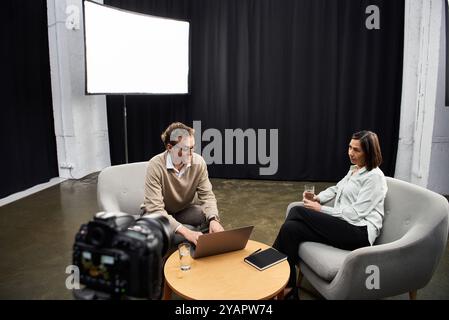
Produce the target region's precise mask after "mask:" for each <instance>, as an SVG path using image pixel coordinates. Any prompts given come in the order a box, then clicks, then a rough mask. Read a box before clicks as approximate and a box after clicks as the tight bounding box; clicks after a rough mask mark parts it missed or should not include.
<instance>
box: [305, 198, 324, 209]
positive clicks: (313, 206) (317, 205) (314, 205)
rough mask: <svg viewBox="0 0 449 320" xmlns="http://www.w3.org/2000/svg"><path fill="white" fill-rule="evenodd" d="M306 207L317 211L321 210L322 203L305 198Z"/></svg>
mask: <svg viewBox="0 0 449 320" xmlns="http://www.w3.org/2000/svg"><path fill="white" fill-rule="evenodd" d="M304 207H306V208H307V209H311V210H315V211H321V204H320V203H319V202H318V201H314V200H307V199H305V198H304Z"/></svg>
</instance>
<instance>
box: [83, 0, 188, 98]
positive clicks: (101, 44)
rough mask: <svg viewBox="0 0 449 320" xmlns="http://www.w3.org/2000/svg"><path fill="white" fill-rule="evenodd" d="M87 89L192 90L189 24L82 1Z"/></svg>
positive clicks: (119, 91)
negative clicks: (190, 82) (190, 88)
mask: <svg viewBox="0 0 449 320" xmlns="http://www.w3.org/2000/svg"><path fill="white" fill-rule="evenodd" d="M84 28H85V29H84V30H85V50H86V56H85V58H86V91H87V93H88V94H128V93H142V94H178V93H181V94H182V93H188V73H189V23H188V22H185V21H179V20H173V19H166V18H159V17H154V16H148V15H143V14H138V13H132V12H129V11H124V10H119V9H115V8H111V7H107V6H103V5H99V4H96V3H93V2H89V1H85V2H84Z"/></svg>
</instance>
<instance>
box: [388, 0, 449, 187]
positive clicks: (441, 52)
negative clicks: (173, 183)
mask: <svg viewBox="0 0 449 320" xmlns="http://www.w3.org/2000/svg"><path fill="white" fill-rule="evenodd" d="M443 1H444V0H406V1H405V30H404V32H405V33H404V71H403V88H402V91H403V92H402V105H401V123H400V132H399V145H398V155H397V161H396V174H395V177H396V178H398V179H401V180H405V181H409V182H412V183H415V184H417V185H420V186H423V187H427V188H429V189H431V190H433V191H436V192H439V193H443V194H449V179H448V172H449V170H448V167H449V165H448V162H447V159H448V156H449V148H448V144H449V139H448V137H449V134H448V133H449V122H448V121H447V120H448V117H449V108H446V109H445V108H444V106H443V104H444V90H443V86H444V77H443V75H444V74H442V72H443V71H444V69H445V51H446V50H445V42H442V41H441V40H442V38H443V36H444V33H445V32H444V28H443V27H444V24H443V21H444V20H443V17H444V16H443V12H444V11H443V10H444V2H443Z"/></svg>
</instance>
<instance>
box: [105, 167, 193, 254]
mask: <svg viewBox="0 0 449 320" xmlns="http://www.w3.org/2000/svg"><path fill="white" fill-rule="evenodd" d="M147 165H148V162H147V161H145V162H135V163H129V164H123V165H117V166H111V167H107V168H105V169H103V170H102V171H101V172H100V174H99V176H98V184H97V201H98V207H99V208H100V210H101V211H105V212H124V213H128V214H132V215H139V214H140V213H141V210H142V206H143V201H144V193H145V191H144V189H145V176H146V171H147ZM185 226H186V227H187V228H189V229H192V230H198V228H196V227H193V226H190V225H185ZM184 240H185V238H184V237H183V236H181V235H179V234H175V235H174V236H173V241H172V246H175V245H177V244H179V243H181V242H182V241H184Z"/></svg>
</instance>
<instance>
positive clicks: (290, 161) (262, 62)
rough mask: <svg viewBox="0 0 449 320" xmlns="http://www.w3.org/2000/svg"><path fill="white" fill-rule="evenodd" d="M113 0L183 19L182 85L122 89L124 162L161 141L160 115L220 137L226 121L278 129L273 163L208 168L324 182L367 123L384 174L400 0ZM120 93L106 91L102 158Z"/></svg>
mask: <svg viewBox="0 0 449 320" xmlns="http://www.w3.org/2000/svg"><path fill="white" fill-rule="evenodd" d="M108 2H109V3H110V4H112V3H115V2H116V1H108ZM118 3H119V4H120V5H122V7H123V5H124V4H125V3H126V8H127V9H132V10H135V11H139V12H146V13H153V14H160V13H161V12H162V14H163V15H165V16H172V17H175V14H174V13H175V12H177V13H178V14H179V12H184V13H185V15H184V17H185V18H187V19H188V20H190V22H191V66H190V76H191V95H190V96H181V97H173V96H169V97H157V96H156V97H155V96H152V97H151V96H141V97H135V98H132V99H133V100H135V102H131V101H130V99H129V98H128V106H132V107H131V109H132V111H130V115H129V116H130V117H132V118H133V120H131V121H130V125H129V126H130V127H132V128H133V129H132V131H133V132H132V133H131V132H130V134H129V142H130V150H131V149H132V151H130V161H142V160H147V159H148V158H149V157H150V156H152V155H154V154H156V153H157V152H159V151H161V150H162V145H161V143H160V140H159V134H160V132H161V131H162V129H163V128H164V127H165V126H166V125H167V124H168V123H169V122H171V120H179V121H186V122H188V124H192V120H200V121H201V123H202V129H203V131H204V130H205V129H208V128H216V129H219V130H220V131H221V133H222V134H223V138H224V129H226V128H229V129H236V128H242V129H243V130H246V129H251V128H253V129H267V130H268V129H278V132H279V155H278V160H279V169H278V171H277V174H275V175H273V176H260V175H259V167H260V166H259V165H210V166H209V173H210V176H212V177H223V178H251V179H276V180H315V181H336V180H338V179H340V178H341V177H342V176H343V175H344V174H345V173H346V171H347V169H348V166H349V165H350V163H349V161H348V157H347V144H348V142H349V140H350V137H351V134H352V133H353V132H355V131H358V130H362V129H368V130H373V131H375V132H377V133H378V135H379V138H380V141H381V146H382V150H383V155H384V164H383V165H382V167H381V168H382V169H383V170H384V172H385V173H386V174H387V175H390V176H392V175H394V168H395V161H396V152H397V143H398V133H399V116H400V104H401V89H402V88H401V85H402V53H403V28H404V21H403V20H404V0H393V1H392V0H388V1H387V0H385V1H381V0H370V1H366V0H338V1H335V0H283V1H279V0H195V1H191V2H185V1H171V2H169V3H170V6H167V5H164V3H166V1H150V2H145V4H147V6H146V7H145V8H144V9H142V8H141V7H142V6H143V5H144V4H143V3H142V2H140V3H139V6H140V7H138V6H137V2H131V1H118ZM150 3H151V4H152V6H150V5H149V4H150ZM155 3H157V4H158V6H157V5H154V4H155ZM189 5H190V7H189ZM369 5H377V6H378V8H379V9H380V30H368V29H367V28H366V26H365V21H366V19H367V18H368V16H369V15H370V14H366V13H365V10H366V8H367V7H368V6H369ZM150 7H151V8H150ZM157 7H162V8H164V10H159V11H158V10H156V9H155V8H157ZM167 7H170V10H167V9H166V8H167ZM176 8H177V9H176ZM179 8H182V9H183V10H180V9H179ZM147 9H148V10H147ZM178 17H179V15H178ZM121 101H122V98H118V97H112V98H111V97H110V98H108V116H109V117H110V119H109V125H110V127H109V128H110V129H109V130H110V136H111V137H112V136H113V135H116V136H117V139H116V141H114V140H113V139H111V150H112V151H111V152H112V161H113V163H121V162H123V151H122V150H123V140H121V141H120V138H119V137H122V131H121V130H120V129H121V126H122V125H121V122H122V120H121V119H122V117H121V109H120V104H121ZM117 106H118V107H117ZM133 112H135V114H132V115H131V113H133ZM112 113H114V114H115V116H113V115H112ZM114 119H115V120H114ZM114 124H115V125H114ZM197 143H198V141H197ZM207 143H208V142H203V147H204V146H205V145H207ZM223 150H224V142H223ZM156 151H157V152H156ZM245 159H246V158H245Z"/></svg>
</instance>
